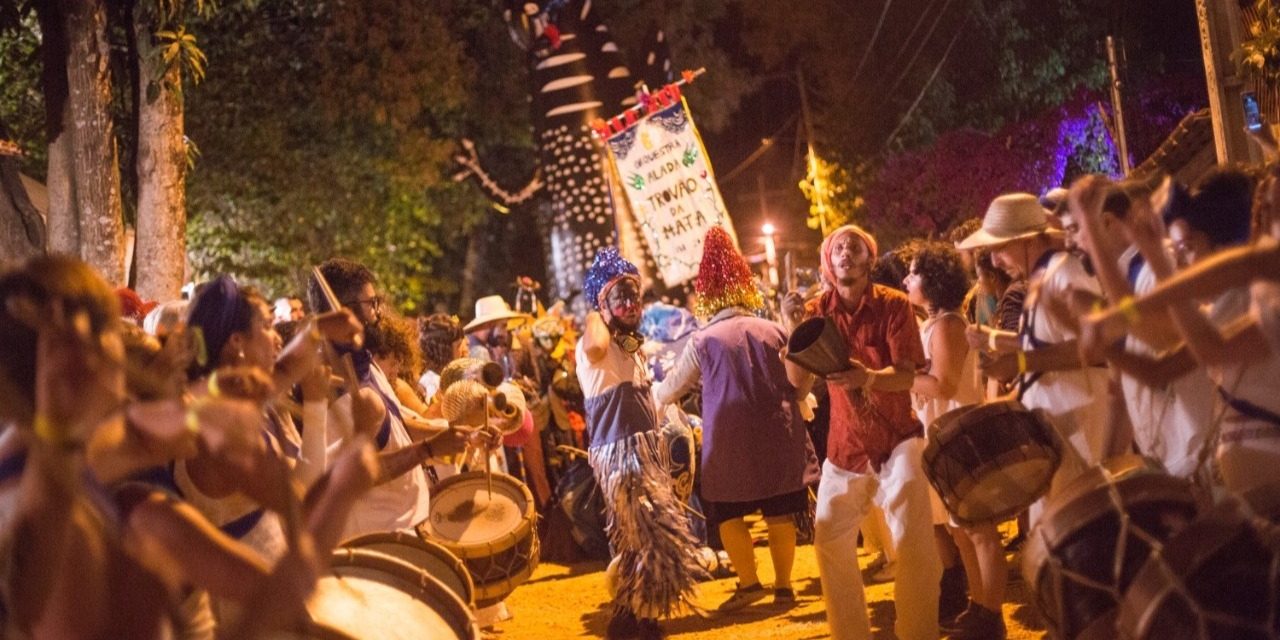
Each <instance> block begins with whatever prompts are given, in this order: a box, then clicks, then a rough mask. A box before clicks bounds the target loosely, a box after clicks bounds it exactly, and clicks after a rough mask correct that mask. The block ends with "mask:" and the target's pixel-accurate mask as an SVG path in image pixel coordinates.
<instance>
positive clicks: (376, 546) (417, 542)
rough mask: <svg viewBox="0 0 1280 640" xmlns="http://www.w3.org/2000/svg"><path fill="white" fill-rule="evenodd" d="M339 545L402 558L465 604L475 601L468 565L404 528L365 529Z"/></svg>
mask: <svg viewBox="0 0 1280 640" xmlns="http://www.w3.org/2000/svg"><path fill="white" fill-rule="evenodd" d="M342 546H344V547H349V548H352V549H369V550H371V551H377V552H379V553H385V554H387V555H389V556H391V557H393V558H397V559H400V560H404V561H405V562H408V563H409V564H411V565H413V566H415V567H417V568H419V569H422V570H423V571H426V572H427V573H428V574H430V575H431V577H433V578H435V579H436V580H439V581H440V582H441V583H443V584H444V586H446V587H449V589H450V590H451V591H453V592H454V593H456V594H458V597H459V598H462V601H463V602H465V603H467V605H468V606H471V605H473V604H475V584H474V583H472V582H471V574H470V573H467V566H466V565H465V564H463V563H462V560H460V559H458V556H455V555H453V554H452V553H450V552H449V550H448V549H446V548H444V546H443V545H440V544H438V543H435V542H431V541H429V540H423V539H422V537H421V536H415V535H412V534H408V533H404V532H403V531H389V532H385V533H367V534H365V535H362V536H358V537H355V538H352V539H350V540H347V541H346V542H344V543H342Z"/></svg>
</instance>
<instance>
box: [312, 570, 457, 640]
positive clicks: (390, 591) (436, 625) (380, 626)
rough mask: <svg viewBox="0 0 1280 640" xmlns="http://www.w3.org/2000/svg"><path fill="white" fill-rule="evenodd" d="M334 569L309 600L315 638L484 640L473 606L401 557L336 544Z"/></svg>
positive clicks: (321, 580) (318, 585) (323, 579)
mask: <svg viewBox="0 0 1280 640" xmlns="http://www.w3.org/2000/svg"><path fill="white" fill-rule="evenodd" d="M332 571H333V575H330V576H325V577H323V578H321V579H320V580H319V581H318V582H317V583H316V590H315V593H313V594H312V595H311V597H310V598H309V599H308V600H307V613H308V615H309V616H310V617H311V624H310V626H309V628H308V629H307V632H306V634H305V635H306V636H307V637H312V638H353V639H354V638H359V639H361V640H410V639H413V640H417V639H419V638H458V639H460V640H479V638H480V626H479V624H477V623H476V619H475V617H474V616H473V615H472V614H471V609H470V608H469V607H468V606H467V605H466V604H465V603H463V602H462V600H461V599H460V598H458V596H457V595H456V594H454V593H453V592H452V591H450V590H449V588H448V587H446V586H444V585H443V584H441V583H440V581H438V580H436V579H435V578H432V577H431V576H430V575H428V574H427V573H426V572H425V571H422V570H421V569H418V568H417V567H414V566H412V565H410V564H409V563H407V562H404V561H402V560H397V559H395V558H392V557H391V556H388V555H386V554H383V553H378V552H376V551H369V550H366V549H336V550H334V552H333V567H332Z"/></svg>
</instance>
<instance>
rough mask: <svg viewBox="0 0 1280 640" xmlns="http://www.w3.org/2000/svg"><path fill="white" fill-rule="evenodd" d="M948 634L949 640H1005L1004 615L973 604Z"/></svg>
mask: <svg viewBox="0 0 1280 640" xmlns="http://www.w3.org/2000/svg"><path fill="white" fill-rule="evenodd" d="M948 633H949V634H950V635H949V637H950V638H951V640H1005V635H1006V633H1007V632H1006V629H1005V626H1004V614H1003V613H1001V612H999V611H992V610H991V609H988V608H986V607H984V606H981V605H978V604H973V605H971V606H970V607H969V608H968V609H966V610H965V612H964V613H962V614H960V617H959V618H956V623H955V626H954V627H953V628H952V629H951V630H949V631H948Z"/></svg>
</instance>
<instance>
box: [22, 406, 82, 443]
mask: <svg viewBox="0 0 1280 640" xmlns="http://www.w3.org/2000/svg"><path fill="white" fill-rule="evenodd" d="M31 430H32V431H34V432H35V434H36V438H37V439H39V440H40V441H42V442H44V443H46V444H50V445H53V446H54V447H57V448H59V449H64V450H68V451H74V450H76V449H80V448H82V447H83V446H84V443H82V442H81V443H78V442H74V441H72V440H71V439H70V438H68V437H67V436H66V434H64V433H60V432H59V431H58V428H57V427H56V426H55V425H54V424H53V421H51V420H49V418H48V416H46V415H44V414H43V413H37V414H36V415H35V416H34V417H32V418H31Z"/></svg>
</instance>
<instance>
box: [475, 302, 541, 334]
mask: <svg viewBox="0 0 1280 640" xmlns="http://www.w3.org/2000/svg"><path fill="white" fill-rule="evenodd" d="M517 318H519V319H521V320H526V319H528V318H529V314H526V313H519V312H516V311H512V310H511V307H510V306H508V305H507V301H506V300H503V299H502V296H485V297H483V298H480V299H479V300H476V319H475V320H472V321H471V322H468V323H467V326H465V327H463V328H462V331H463V332H464V333H471V332H472V331H475V330H476V329H479V328H480V327H482V326H484V325H486V324H489V323H491V322H498V321H499V320H514V319H517Z"/></svg>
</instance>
